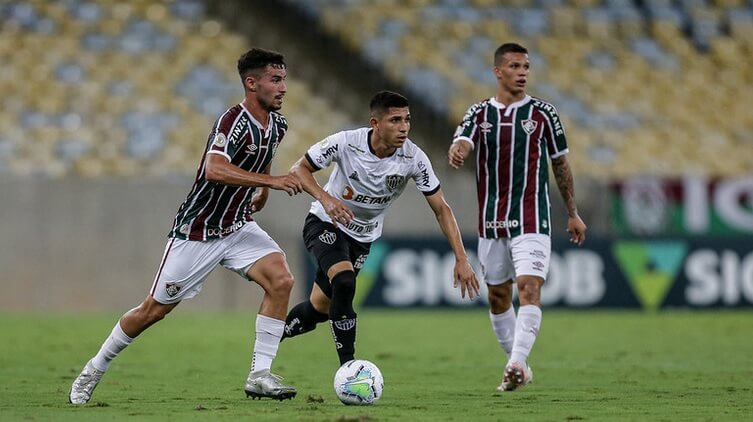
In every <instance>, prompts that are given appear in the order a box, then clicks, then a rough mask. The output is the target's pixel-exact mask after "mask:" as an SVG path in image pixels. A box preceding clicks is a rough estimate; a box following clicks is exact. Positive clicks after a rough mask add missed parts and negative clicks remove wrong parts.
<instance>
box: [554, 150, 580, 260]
mask: <svg viewBox="0 0 753 422" xmlns="http://www.w3.org/2000/svg"><path fill="white" fill-rule="evenodd" d="M552 171H553V172H554V179H555V180H556V181H557V187H558V188H559V190H560V194H561V195H562V199H563V200H564V201H565V206H566V207H567V232H568V233H570V241H571V242H573V243H575V244H577V245H578V246H580V245H582V244H583V242H585V240H586V230H587V227H586V223H584V222H583V220H582V219H581V218H580V215H578V207H577V206H576V205H575V188H574V186H573V173H572V171H571V170H570V164H569V163H568V162H567V156H565V155H562V156H559V157H557V158H555V159H553V160H552Z"/></svg>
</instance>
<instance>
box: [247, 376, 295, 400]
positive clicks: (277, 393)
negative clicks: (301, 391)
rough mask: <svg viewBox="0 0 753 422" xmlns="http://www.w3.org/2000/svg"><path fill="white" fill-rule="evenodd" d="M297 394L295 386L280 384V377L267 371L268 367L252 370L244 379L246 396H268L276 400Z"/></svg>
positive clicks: (290, 397)
mask: <svg viewBox="0 0 753 422" xmlns="http://www.w3.org/2000/svg"><path fill="white" fill-rule="evenodd" d="M296 394H297V391H296V389H295V387H291V386H289V385H282V377H281V376H279V375H275V374H273V373H271V372H269V369H263V370H261V371H257V372H252V373H250V374H248V379H247V380H246V397H251V398H252V399H261V398H262V397H269V398H272V399H277V400H280V401H282V400H285V399H292V398H293V397H295V395H296Z"/></svg>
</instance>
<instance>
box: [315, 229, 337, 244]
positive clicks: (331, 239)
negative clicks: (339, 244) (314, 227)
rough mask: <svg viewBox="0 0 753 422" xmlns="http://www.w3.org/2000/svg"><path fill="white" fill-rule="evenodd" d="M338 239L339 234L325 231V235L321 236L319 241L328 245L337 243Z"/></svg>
mask: <svg viewBox="0 0 753 422" xmlns="http://www.w3.org/2000/svg"><path fill="white" fill-rule="evenodd" d="M336 239H337V234H335V233H332V232H330V231H327V230H325V231H324V233H322V234H320V235H319V240H321V242H322V243H326V244H328V245H331V244H333V243H335V240H336Z"/></svg>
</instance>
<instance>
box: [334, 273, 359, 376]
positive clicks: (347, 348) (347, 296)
mask: <svg viewBox="0 0 753 422" xmlns="http://www.w3.org/2000/svg"><path fill="white" fill-rule="evenodd" d="M355 294H356V273H355V272H353V271H343V272H341V273H338V274H337V275H335V276H334V277H332V302H331V303H330V306H329V323H330V327H331V328H332V337H333V338H334V340H335V347H336V348H337V356H338V357H339V358H340V365H342V364H344V363H345V362H347V361H349V360H353V358H354V355H355V352H356V312H355V311H354V310H353V297H354V296H355Z"/></svg>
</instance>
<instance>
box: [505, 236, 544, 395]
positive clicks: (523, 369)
mask: <svg viewBox="0 0 753 422" xmlns="http://www.w3.org/2000/svg"><path fill="white" fill-rule="evenodd" d="M511 250H512V257H513V262H514V265H515V273H516V274H517V277H516V283H517V286H518V300H519V301H520V308H519V309H518V319H517V322H516V324H515V342H514V343H513V348H512V354H511V356H510V361H509V362H508V365H507V369H506V370H505V373H506V375H507V376H508V377H509V379H510V381H511V383H512V384H513V386H522V385H525V384H528V383H529V382H530V381H531V378H532V372H531V371H530V367H529V366H528V356H529V355H530V353H531V350H532V349H533V345H534V343H535V342H536V337H537V336H538V334H539V329H540V327H541V286H542V285H543V284H544V279H545V277H546V275H547V273H548V272H549V259H550V255H551V240H550V238H549V236H546V235H540V234H525V235H521V236H518V237H516V238H514V239H513V240H512V241H511Z"/></svg>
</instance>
